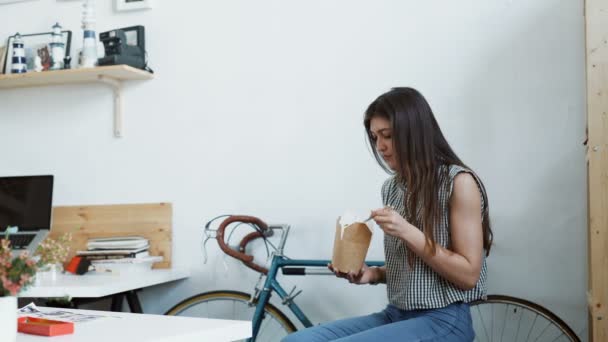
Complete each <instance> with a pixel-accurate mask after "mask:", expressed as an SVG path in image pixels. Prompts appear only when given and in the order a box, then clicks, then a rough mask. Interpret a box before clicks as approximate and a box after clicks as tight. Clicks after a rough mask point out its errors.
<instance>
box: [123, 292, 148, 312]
mask: <svg viewBox="0 0 608 342" xmlns="http://www.w3.org/2000/svg"><path fill="white" fill-rule="evenodd" d="M125 295H126V296H127V302H129V308H130V309H131V312H132V313H144V311H143V310H142V308H141V303H140V302H139V298H138V297H137V292H136V290H132V291H129V292H125Z"/></svg>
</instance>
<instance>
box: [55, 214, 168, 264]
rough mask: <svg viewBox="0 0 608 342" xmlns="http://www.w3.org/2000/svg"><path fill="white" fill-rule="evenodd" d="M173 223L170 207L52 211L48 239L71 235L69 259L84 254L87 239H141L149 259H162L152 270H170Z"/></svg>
mask: <svg viewBox="0 0 608 342" xmlns="http://www.w3.org/2000/svg"><path fill="white" fill-rule="evenodd" d="M172 221H173V206H172V205H171V203H148V204H116V205H94V206H63V207H54V208H53V221H52V226H51V233H50V236H51V237H55V238H56V237H57V236H59V235H61V234H63V233H65V232H71V233H72V248H71V250H70V256H69V258H71V257H72V256H73V255H74V254H75V253H76V251H77V250H86V244H87V240H88V239H89V238H97V237H112V236H125V235H126V236H143V237H145V238H147V239H148V240H150V255H161V256H162V257H163V261H162V262H159V263H156V264H154V268H170V267H171V243H172ZM68 260H69V259H68Z"/></svg>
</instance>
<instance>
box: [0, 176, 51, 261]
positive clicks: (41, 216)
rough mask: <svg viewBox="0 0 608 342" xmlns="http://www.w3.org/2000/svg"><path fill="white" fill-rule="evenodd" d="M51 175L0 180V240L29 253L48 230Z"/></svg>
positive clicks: (3, 178)
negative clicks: (8, 240)
mask: <svg viewBox="0 0 608 342" xmlns="http://www.w3.org/2000/svg"><path fill="white" fill-rule="evenodd" d="M52 209H53V176H50V175H45V176H18V177H0V238H4V236H5V233H6V230H7V228H8V227H12V228H11V229H10V230H9V238H10V240H11V244H12V247H13V250H15V251H20V250H28V251H29V252H30V253H33V252H34V251H35V249H36V247H37V246H38V244H39V243H40V242H42V240H44V238H45V237H46V235H47V234H48V232H49V230H50V228H51V212H52Z"/></svg>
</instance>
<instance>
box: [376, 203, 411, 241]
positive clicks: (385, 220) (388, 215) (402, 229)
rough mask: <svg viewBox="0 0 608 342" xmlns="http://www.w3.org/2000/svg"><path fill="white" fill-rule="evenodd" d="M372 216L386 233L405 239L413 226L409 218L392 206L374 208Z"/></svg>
mask: <svg viewBox="0 0 608 342" xmlns="http://www.w3.org/2000/svg"><path fill="white" fill-rule="evenodd" d="M372 218H373V219H374V221H376V223H377V224H378V225H379V226H380V228H382V230H383V231H384V233H385V234H388V235H391V236H394V237H397V238H401V239H404V237H405V235H406V233H407V232H408V231H409V230H410V229H411V228H412V225H411V224H410V223H409V222H407V220H406V219H405V218H404V217H403V216H401V215H399V213H398V212H396V211H395V210H393V209H392V208H391V207H384V208H381V209H376V210H372Z"/></svg>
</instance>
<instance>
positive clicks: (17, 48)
mask: <svg viewBox="0 0 608 342" xmlns="http://www.w3.org/2000/svg"><path fill="white" fill-rule="evenodd" d="M26 72H27V62H26V59H25V46H24V45H23V39H21V35H20V34H19V33H17V34H16V35H15V39H14V40H13V55H12V56H11V74H23V73H26Z"/></svg>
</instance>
